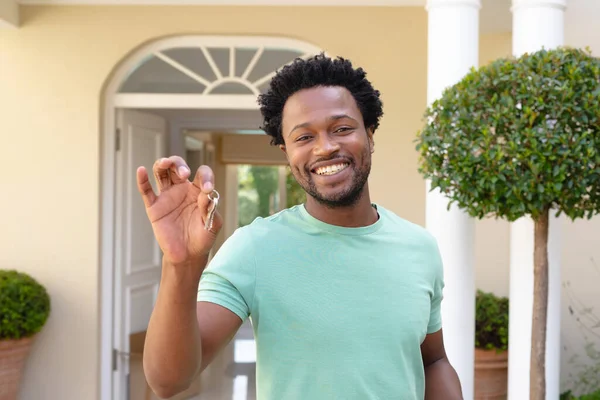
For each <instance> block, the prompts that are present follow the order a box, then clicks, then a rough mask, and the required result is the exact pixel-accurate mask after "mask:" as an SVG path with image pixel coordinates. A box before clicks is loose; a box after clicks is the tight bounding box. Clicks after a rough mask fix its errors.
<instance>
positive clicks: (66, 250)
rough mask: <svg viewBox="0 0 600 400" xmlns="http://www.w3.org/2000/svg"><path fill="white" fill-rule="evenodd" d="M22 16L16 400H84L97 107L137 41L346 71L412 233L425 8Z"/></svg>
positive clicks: (9, 239) (15, 91)
mask: <svg viewBox="0 0 600 400" xmlns="http://www.w3.org/2000/svg"><path fill="white" fill-rule="evenodd" d="M21 13H22V27H21V28H20V29H19V30H14V31H4V32H1V33H0V49H1V51H0V117H1V119H2V125H1V126H2V128H1V130H0V136H1V139H2V141H1V143H3V145H2V150H3V151H2V155H3V157H4V159H3V161H4V165H5V166H7V167H8V168H7V173H5V174H4V178H3V180H2V182H3V185H2V187H3V189H4V190H3V192H2V197H1V198H0V205H1V206H2V209H3V210H5V213H4V215H3V219H2V229H1V230H0V243H2V251H0V267H1V268H18V269H20V270H23V271H26V272H30V273H31V274H32V275H33V276H35V277H36V278H37V279H39V280H40V281H41V282H42V283H43V284H45V285H46V286H47V288H48V290H49V292H50V294H51V296H52V307H53V310H52V316H51V318H50V320H49V322H48V325H47V326H46V327H45V329H44V331H43V333H42V334H41V335H40V337H39V339H38V341H37V343H36V344H35V347H34V349H33V351H32V354H31V359H30V360H29V362H28V365H27V369H26V373H25V378H24V379H25V382H24V384H25V385H24V387H23V393H22V398H23V399H26V400H29V399H32V400H33V399H39V398H48V396H50V397H51V398H60V399H65V400H70V399H80V398H85V399H95V398H97V393H98V367H99V353H98V350H99V324H98V320H99V311H100V304H99V289H100V288H99V278H98V277H99V274H100V271H99V268H98V259H99V247H98V243H99V226H100V225H99V206H100V204H99V198H100V193H99V187H100V183H99V175H100V163H99V155H100V147H99V144H100V136H99V124H100V99H101V93H102V88H103V85H104V84H105V80H106V78H107V76H109V74H110V72H111V71H112V70H113V69H114V67H115V65H116V64H117V63H118V62H119V61H120V60H122V59H123V57H126V55H127V54H128V53H129V52H131V51H132V50H133V49H134V48H136V47H137V46H139V45H141V44H143V43H145V42H147V41H150V40H153V39H156V38H159V37H163V36H167V35H177V34H190V33H197V34H202V33H206V34H261V35H263V34H266V35H271V34H272V35H281V36H288V37H293V38H298V39H301V40H305V41H308V42H312V43H314V44H316V45H318V46H321V47H322V48H324V49H325V50H327V51H328V52H330V53H332V54H339V55H344V56H345V57H348V58H350V59H352V60H354V61H355V62H356V64H358V65H361V66H363V67H364V68H365V69H366V70H367V71H368V73H369V78H370V79H371V80H372V81H373V83H374V84H375V85H376V86H377V87H378V88H379V89H381V90H382V96H383V101H384V105H385V113H386V114H385V116H384V119H383V122H382V125H381V128H380V130H379V131H378V132H377V133H376V134H375V143H376V151H375V156H374V157H375V158H374V166H373V173H372V178H371V184H370V185H371V191H372V196H373V199H374V200H375V201H377V202H379V203H381V204H383V205H385V206H386V207H388V208H390V209H391V210H393V211H395V212H397V213H398V214H400V215H401V216H403V217H406V218H408V219H410V220H412V221H415V222H417V223H419V224H423V223H424V210H425V189H424V184H423V181H422V179H421V177H420V176H419V175H418V174H417V170H416V162H417V154H416V152H415V150H414V143H413V139H414V137H415V134H416V131H417V130H418V129H419V128H420V126H421V115H422V113H423V109H424V107H425V104H426V73H427V64H426V62H427V60H426V50H427V47H426V45H427V42H426V39H427V38H426V32H427V30H426V13H425V10H424V9H422V8H372V9H360V8H347V9H342V8H318V9H314V8H273V7H257V8H237V9H234V8H219V7H201V8H200V7H197V8H195V7H157V6H156V7H155V6H152V7H125V6H123V7H63V6H60V7H58V6H57V7H41V6H27V7H21ZM510 47H511V46H510V36H509V35H508V34H505V35H494V36H484V37H482V39H481V62H482V63H483V62H487V61H489V60H491V59H493V58H495V57H497V56H504V55H507V54H508V53H509V52H510ZM25 155H27V157H29V158H26V157H25ZM476 226H477V228H476V229H477V249H476V267H477V284H478V286H479V287H481V288H483V289H485V290H491V291H495V292H497V293H499V294H507V293H508V269H507V268H508V224H506V223H503V222H496V221H483V222H477V224H476ZM588 226H589V225H588ZM585 229H588V228H585ZM596 229H598V228H596ZM577 232H579V230H578V231H577ZM589 232H594V231H591V230H590V231H589ZM595 232H597V230H596V231H595ZM596 237H597V236H596ZM580 244H581V243H580ZM581 245H583V244H581ZM587 246H588V247H586V248H585V249H580V248H577V249H578V250H577V251H575V250H572V252H576V253H577V255H578V256H579V255H581V257H583V254H587V253H589V252H590V251H591V249H592V248H593V247H594V243H592V242H588V244H587ZM596 247H597V246H596ZM586 252H587V253H586ZM569 254H571V253H569ZM599 259H600V258H599ZM575 278H576V277H575ZM42 393H44V394H42Z"/></svg>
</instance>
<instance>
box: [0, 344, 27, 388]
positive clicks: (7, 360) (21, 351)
mask: <svg viewBox="0 0 600 400" xmlns="http://www.w3.org/2000/svg"><path fill="white" fill-rule="evenodd" d="M33 340H34V337H28V338H24V339H19V340H0V400H17V395H18V394H19V384H20V382H21V374H22V372H23V368H24V366H25V361H26V360H27V356H28V355H29V349H30V348H31V345H32V343H33Z"/></svg>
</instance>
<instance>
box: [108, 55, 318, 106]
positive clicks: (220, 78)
mask: <svg viewBox="0 0 600 400" xmlns="http://www.w3.org/2000/svg"><path fill="white" fill-rule="evenodd" d="M310 55H312V53H311V54H306V53H305V52H303V51H300V50H294V49H282V48H277V47H269V46H258V45H257V46H235V45H232V46H221V47H219V46H214V47H213V46H210V45H205V46H204V45H199V46H189V45H186V46H182V47H174V48H168V49H164V50H157V51H155V52H154V53H153V54H152V55H151V56H150V57H148V58H146V59H145V60H144V61H143V62H142V63H141V64H139V65H138V66H137V67H136V68H134V69H133V71H131V72H130V74H129V76H128V77H127V79H126V80H125V81H124V83H123V84H122V85H121V87H120V88H119V93H122V94H143V93H148V94H202V95H211V94H213V95H254V96H256V95H258V94H259V93H261V92H264V91H265V90H266V89H267V87H268V84H269V81H270V80H271V78H272V77H273V75H274V74H275V73H276V71H277V70H278V69H280V68H281V67H282V66H284V65H285V64H287V63H289V62H291V61H293V60H294V59H295V58H297V57H307V56H310Z"/></svg>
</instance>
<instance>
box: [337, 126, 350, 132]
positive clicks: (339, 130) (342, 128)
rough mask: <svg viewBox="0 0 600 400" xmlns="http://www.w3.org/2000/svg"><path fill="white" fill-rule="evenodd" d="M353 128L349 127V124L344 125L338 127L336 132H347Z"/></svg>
mask: <svg viewBox="0 0 600 400" xmlns="http://www.w3.org/2000/svg"><path fill="white" fill-rule="evenodd" d="M351 129H352V128H350V127H348V126H342V127H341V128H338V129H336V130H335V131H336V132H346V131H349V130H351Z"/></svg>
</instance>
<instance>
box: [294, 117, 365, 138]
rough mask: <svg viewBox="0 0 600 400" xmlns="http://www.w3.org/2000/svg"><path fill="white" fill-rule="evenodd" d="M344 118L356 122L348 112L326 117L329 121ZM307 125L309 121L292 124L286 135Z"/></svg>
mask: <svg viewBox="0 0 600 400" xmlns="http://www.w3.org/2000/svg"><path fill="white" fill-rule="evenodd" d="M344 118H348V119H351V120H352V121H355V122H356V120H355V119H354V118H352V117H351V116H349V115H348V114H336V115H332V116H331V117H329V118H328V119H329V120H330V121H337V120H339V119H344ZM308 126H310V122H304V123H302V124H298V125H296V126H294V127H293V128H292V130H291V131H290V133H288V136H289V135H291V134H292V132H294V131H295V130H296V129H302V128H306V127H308Z"/></svg>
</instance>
